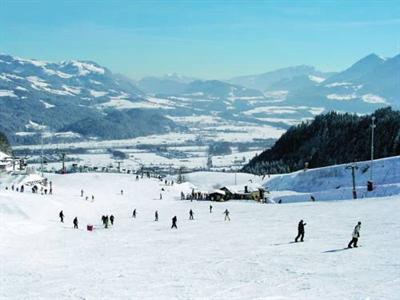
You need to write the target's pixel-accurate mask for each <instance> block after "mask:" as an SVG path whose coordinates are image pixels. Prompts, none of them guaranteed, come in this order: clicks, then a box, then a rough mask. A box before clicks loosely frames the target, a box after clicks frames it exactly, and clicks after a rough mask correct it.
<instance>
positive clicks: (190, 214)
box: [189, 210, 194, 220]
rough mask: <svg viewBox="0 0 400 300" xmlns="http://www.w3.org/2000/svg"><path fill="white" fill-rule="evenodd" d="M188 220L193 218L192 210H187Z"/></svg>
mask: <svg viewBox="0 0 400 300" xmlns="http://www.w3.org/2000/svg"><path fill="white" fill-rule="evenodd" d="M189 220H194V217H193V210H189Z"/></svg>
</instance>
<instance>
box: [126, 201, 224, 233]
mask: <svg viewBox="0 0 400 300" xmlns="http://www.w3.org/2000/svg"><path fill="white" fill-rule="evenodd" d="M212 209H213V207H212V205H210V213H212ZM136 214H137V211H136V208H135V209H134V210H133V211H132V218H134V219H135V218H136ZM223 214H224V215H225V221H230V220H231V219H230V218H229V210H228V209H226V210H225V211H224V212H223ZM189 220H194V212H193V210H192V209H190V210H189ZM154 221H155V222H158V210H156V211H155V212H154ZM177 222H178V218H177V216H174V217H173V218H172V226H171V229H172V228H175V229H178V226H177Z"/></svg>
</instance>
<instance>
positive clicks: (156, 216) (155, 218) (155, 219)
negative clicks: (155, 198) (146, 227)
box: [154, 210, 158, 222]
mask: <svg viewBox="0 0 400 300" xmlns="http://www.w3.org/2000/svg"><path fill="white" fill-rule="evenodd" d="M154 221H155V222H157V221H158V211H157V210H156V212H155V213H154Z"/></svg>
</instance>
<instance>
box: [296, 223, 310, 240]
mask: <svg viewBox="0 0 400 300" xmlns="http://www.w3.org/2000/svg"><path fill="white" fill-rule="evenodd" d="M306 225H307V223H304V222H303V220H300V222H299V225H298V226H297V236H296V238H295V240H294V241H295V242H296V243H297V240H298V239H299V238H300V242H304V226H306Z"/></svg>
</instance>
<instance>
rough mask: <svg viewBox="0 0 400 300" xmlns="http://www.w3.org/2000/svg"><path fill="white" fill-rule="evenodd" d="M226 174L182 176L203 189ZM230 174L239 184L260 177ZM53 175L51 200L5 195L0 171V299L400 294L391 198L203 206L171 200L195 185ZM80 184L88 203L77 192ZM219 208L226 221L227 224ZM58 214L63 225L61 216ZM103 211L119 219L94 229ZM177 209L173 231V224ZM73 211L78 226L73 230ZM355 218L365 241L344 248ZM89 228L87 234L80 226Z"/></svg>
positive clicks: (399, 218) (397, 220)
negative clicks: (302, 225) (300, 238)
mask: <svg viewBox="0 0 400 300" xmlns="http://www.w3.org/2000/svg"><path fill="white" fill-rule="evenodd" d="M233 176H234V174H223V173H220V174H219V175H218V173H216V174H214V175H211V174H209V173H198V174H189V175H187V176H186V177H187V179H188V180H191V181H192V182H193V183H195V184H196V185H199V184H201V183H204V184H207V185H209V184H210V183H212V182H213V181H215V182H219V183H221V184H227V183H229V182H231V181H232V180H233ZM236 177H237V178H236V180H237V183H238V184H245V183H247V182H248V181H249V180H250V179H251V180H253V179H254V180H255V178H254V176H251V175H246V174H238V175H237V176H236ZM49 179H50V180H51V181H52V182H53V186H54V195H52V196H45V195H38V194H35V195H34V194H31V193H30V192H25V193H17V192H12V191H6V190H5V185H8V186H9V185H10V184H11V181H12V179H10V178H9V177H3V178H0V182H1V183H2V184H1V185H0V219H1V223H2V226H1V227H0V240H1V244H0V299H18V300H19V299H335V300H336V299H371V300H372V299H399V297H400V284H399V283H400V264H399V261H398V253H399V250H400V230H399V226H400V199H399V197H398V196H393V197H386V198H379V199H376V198H369V199H362V200H349V201H329V202H318V201H317V202H312V203H311V202H305V203H289V204H285V205H267V204H258V203H255V202H240V201H230V202H226V203H212V205H213V207H214V209H213V213H209V205H210V202H200V201H199V202H196V201H194V202H190V201H181V200H178V198H179V194H180V192H181V191H184V192H188V191H190V189H191V184H190V183H184V184H182V185H176V184H175V185H174V186H164V185H163V184H162V183H161V182H160V181H158V180H156V179H141V180H140V181H135V179H134V176H132V175H130V176H129V175H124V174H91V173H85V174H72V175H51V176H50V178H49ZM258 180H260V179H258ZM272 180H275V178H274V179H272ZM82 188H83V189H84V190H85V193H86V194H87V195H89V197H91V195H94V196H95V200H94V202H91V201H86V200H84V198H85V197H83V198H82V197H80V190H81V189H82ZM162 188H164V189H165V191H164V192H162V193H163V199H162V200H159V198H160V197H159V196H160V192H161V189H162ZM121 189H123V190H124V194H123V195H121V194H120V190H121ZM134 208H136V209H137V218H136V219H132V218H131V214H132V210H133V209H134ZM226 208H227V209H229V211H230V212H231V221H230V222H225V221H224V219H223V214H222V212H223V211H224V210H225V209H226ZM61 209H62V210H64V213H65V216H66V220H65V223H60V222H59V219H58V213H59V211H60V210H61ZM190 209H193V211H194V217H195V220H194V221H189V220H188V211H189V210H190ZM155 210H158V212H159V215H160V221H159V222H154V212H155ZM103 214H114V216H115V217H116V220H115V225H114V226H113V227H112V228H110V229H103V228H102V226H100V223H101V222H100V217H101V215H103ZM174 215H176V216H177V217H178V230H171V229H170V225H171V224H170V222H171V218H172V217H173V216H174ZM75 216H77V217H78V219H79V222H80V223H79V225H80V229H79V230H74V229H72V219H73V218H74V217H75ZM300 219H304V220H305V222H306V223H307V226H306V238H305V242H304V243H298V244H293V243H291V242H292V241H293V239H294V237H295V235H296V230H297V223H298V221H299V220H300ZM359 220H360V221H362V223H363V225H362V230H361V239H360V244H361V245H362V247H360V248H358V249H353V250H344V249H343V248H344V247H345V246H346V245H347V243H348V242H349V240H350V238H351V232H352V230H353V227H354V226H355V225H356V223H357V221H359ZM89 223H90V224H94V225H95V227H96V228H95V230H94V231H93V232H88V231H86V230H85V227H86V224H89Z"/></svg>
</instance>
